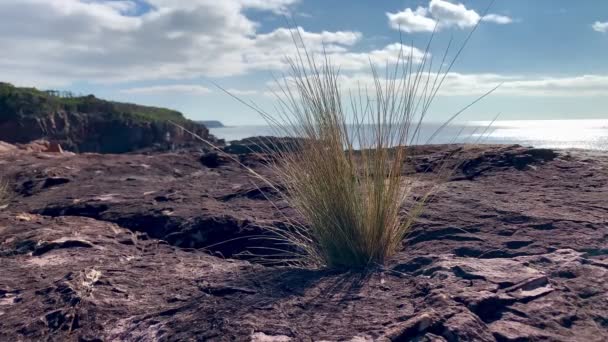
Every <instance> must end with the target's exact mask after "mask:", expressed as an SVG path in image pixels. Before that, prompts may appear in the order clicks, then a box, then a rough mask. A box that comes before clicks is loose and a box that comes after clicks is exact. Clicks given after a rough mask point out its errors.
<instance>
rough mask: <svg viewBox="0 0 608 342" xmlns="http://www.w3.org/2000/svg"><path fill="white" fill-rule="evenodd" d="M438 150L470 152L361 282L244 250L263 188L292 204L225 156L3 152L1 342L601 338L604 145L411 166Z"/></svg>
mask: <svg viewBox="0 0 608 342" xmlns="http://www.w3.org/2000/svg"><path fill="white" fill-rule="evenodd" d="M446 149H449V150H450V151H455V153H456V154H455V156H454V158H455V159H454V160H450V161H449V163H452V164H450V165H454V166H455V167H456V166H457V165H459V163H461V162H462V161H463V160H464V161H466V160H475V161H476V162H474V163H470V164H468V166H467V167H466V168H464V169H458V170H457V172H456V174H455V177H454V178H453V179H452V180H451V181H449V182H447V183H446V184H444V185H443V190H442V191H440V192H438V193H437V194H436V196H435V197H434V198H433V200H432V201H431V202H430V203H428V205H427V208H426V210H425V213H424V215H423V216H422V217H421V218H420V219H419V220H418V222H417V223H416V225H415V226H414V227H413V229H412V231H411V232H410V234H409V235H408V236H407V237H406V239H405V241H404V244H403V249H402V251H400V252H399V253H398V254H397V255H396V256H395V257H394V258H393V259H392V260H391V261H390V262H389V264H387V265H386V266H385V267H384V269H383V270H379V271H376V272H372V273H371V274H367V275H360V274H349V273H346V274H344V273H337V272H334V271H313V270H302V269H294V268H286V267H265V266H261V265H259V264H256V263H255V259H251V258H249V261H247V260H245V259H247V256H246V255H244V254H243V252H245V251H247V250H250V249H251V248H252V247H260V246H264V245H265V244H269V245H267V246H272V244H270V242H269V241H265V240H263V239H259V235H260V234H261V233H264V232H265V231H264V229H263V228H262V227H263V226H265V225H268V224H275V225H278V226H280V225H281V224H285V221H284V220H285V218H284V216H283V215H282V214H280V213H278V212H276V209H275V206H274V205H273V204H271V203H270V201H269V200H268V199H271V200H273V201H275V204H276V206H277V207H280V208H285V209H284V213H283V214H284V215H286V216H287V217H290V218H295V217H297V213H295V212H294V211H293V210H291V209H289V208H288V207H286V205H285V203H284V202H282V201H281V199H280V197H279V195H278V194H277V193H276V192H273V191H271V189H269V188H264V186H263V184H257V186H256V185H254V184H252V183H251V182H252V181H254V180H253V179H252V178H251V177H249V176H248V175H247V174H246V173H245V172H244V169H243V168H242V167H241V166H240V165H239V164H238V163H236V162H235V161H233V160H230V159H229V158H228V159H223V160H221V163H219V166H218V167H215V165H214V164H213V163H211V164H212V165H210V166H212V167H209V166H205V165H204V164H201V159H200V157H201V155H200V154H195V153H189V152H182V151H176V152H175V153H152V154H148V155H142V154H131V155H99V154H79V155H71V154H59V153H52V154H44V153H29V152H26V151H13V152H10V153H3V154H2V155H0V165H2V172H3V174H4V176H5V177H6V178H7V180H8V181H9V182H10V184H11V188H12V189H14V190H15V197H14V198H13V199H12V200H11V205H10V206H9V207H8V208H6V209H3V210H1V211H0V270H1V272H0V341H12V340H54V341H63V340H79V339H80V340H95V339H99V340H121V341H122V340H127V341H129V340H218V341H221V340H237V341H239V340H247V341H249V340H251V339H252V338H254V337H255V338H258V339H261V338H267V339H272V338H275V339H278V340H286V339H288V338H289V339H291V340H292V341H299V340H328V341H372V340H378V341H382V340H384V341H386V340H387V339H388V340H390V339H391V338H392V339H395V340H405V341H408V340H416V341H454V340H459V341H486V340H487V341H492V340H499V341H500V340H506V341H517V340H522V341H523V340H552V341H606V340H608V332H607V331H606V324H607V323H606V317H608V309H607V308H608V305H607V304H608V297H607V296H606V293H608V281H607V280H608V267H607V266H606V265H608V252H607V251H608V241H606V229H607V228H608V226H607V222H608V202H607V201H606V200H605V194H606V193H608V181H607V180H608V156H606V155H604V154H593V155H590V154H587V153H586V152H580V151H579V152H572V153H570V156H569V157H566V156H565V152H560V153H559V154H558V155H557V156H553V158H549V157H548V156H549V155H550V154H549V153H545V152H543V153H541V154H542V156H538V153H537V152H534V151H532V150H530V149H525V148H522V147H512V146H511V147H505V146H489V147H480V146H473V147H467V148H458V147H455V146H447V147H446V146H425V147H421V148H420V150H419V152H418V153H417V154H415V155H413V156H414V158H413V160H414V163H415V164H414V165H413V167H412V169H411V170H410V171H411V172H412V173H411V174H410V175H414V172H416V169H419V170H420V172H418V173H417V174H416V175H418V176H419V177H421V180H422V181H432V180H433V179H434V178H433V177H434V175H433V174H432V172H422V170H424V171H427V167H422V166H421V165H423V164H424V165H427V166H428V165H434V163H435V162H436V161H438V160H440V159H441V156H445V155H446ZM505 154H506V155H505ZM507 155H508V156H507ZM527 155H529V156H531V159H530V158H528V157H522V158H515V157H513V156H527ZM239 158H241V159H239V160H244V161H246V162H247V163H248V166H249V167H253V168H254V169H255V170H256V171H257V172H260V173H264V174H267V175H268V176H270V177H272V174H270V173H269V171H268V169H267V168H266V167H265V166H264V160H267V159H266V158H265V157H263V156H260V155H255V156H254V157H251V158H249V157H248V155H243V156H240V157H239ZM513 160H517V161H516V162H515V164H514V162H513ZM523 161H525V162H526V163H529V164H528V166H526V167H521V164H520V163H521V162H523ZM529 166H534V168H531V167H529ZM471 175H473V177H470V176H471ZM413 195H414V196H415V195H417V194H416V193H414V194H413ZM193 247H194V249H193ZM199 247H207V248H206V249H205V248H201V249H197V248H199Z"/></svg>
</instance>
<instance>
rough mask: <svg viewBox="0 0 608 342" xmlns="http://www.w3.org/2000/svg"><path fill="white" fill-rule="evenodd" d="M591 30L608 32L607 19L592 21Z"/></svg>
mask: <svg viewBox="0 0 608 342" xmlns="http://www.w3.org/2000/svg"><path fill="white" fill-rule="evenodd" d="M593 30H594V31H597V32H601V33H606V32H608V21H605V22H600V21H596V22H595V23H593Z"/></svg>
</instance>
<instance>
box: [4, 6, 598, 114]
mask: <svg viewBox="0 0 608 342" xmlns="http://www.w3.org/2000/svg"><path fill="white" fill-rule="evenodd" d="M489 3H490V0H468V1H467V0H450V1H448V0H425V1H422V0H416V1H407V0H359V1H354V0H350V1H348V0H332V1H326V0H325V1H324V0H221V1H219V0H187V1H186V0H137V1H130V0H117V1H109V0H105V1H102V0H86V1H85V0H2V1H0V32H1V33H0V44H2V46H10V47H11V49H10V50H8V51H4V52H3V55H2V56H0V75H2V76H0V81H8V82H11V83H14V84H17V85H20V86H34V87H38V88H43V89H50V88H53V89H65V90H71V91H74V92H77V93H84V94H88V93H93V94H96V95H97V96H99V97H102V98H107V99H112V100H120V101H129V102H135V103H141V104H149V105H156V106H164V107H170V108H175V109H178V110H180V111H182V112H183V113H184V114H186V116H188V117H190V118H193V119H219V120H222V121H223V122H225V123H227V124H232V125H238V124H258V123H262V122H263V120H262V119H261V118H260V117H259V116H258V115H257V114H256V113H254V112H253V111H251V110H250V109H248V108H247V107H245V106H243V105H242V104H240V103H238V102H236V101H235V100H234V99H232V98H230V97H229V96H228V95H226V94H224V93H223V92H221V91H220V90H218V89H217V88H216V87H215V86H214V85H213V83H214V82H215V83H217V84H220V85H221V86H222V87H225V88H228V89H230V90H231V91H233V92H234V93H235V94H237V95H238V96H240V97H242V98H243V99H244V100H246V101H254V102H255V103H257V104H259V105H260V106H262V107H264V108H272V105H273V102H274V99H273V98H272V97H271V96H269V91H270V90H271V89H272V88H273V84H272V81H271V80H272V78H273V76H274V77H281V75H282V74H283V73H284V72H285V71H286V64H285V62H284V57H285V56H290V55H293V53H294V50H293V43H292V41H291V38H290V35H289V30H288V29H289V28H292V29H293V27H294V23H295V25H297V26H299V27H300V28H301V32H302V36H303V39H304V41H305V43H306V45H307V47H308V48H309V49H310V50H312V51H317V52H318V51H321V49H322V47H323V45H325V47H326V48H328V50H329V51H330V54H331V56H332V60H333V61H334V62H335V63H336V64H338V65H340V66H341V67H342V69H343V70H344V78H343V80H342V82H343V83H344V84H343V86H345V87H350V86H352V85H353V84H354V83H355V82H357V81H362V82H365V81H366V80H369V77H370V74H369V64H368V61H369V60H371V61H372V63H374V64H376V65H378V66H381V65H384V64H385V63H387V62H388V63H390V62H391V61H394V59H395V57H396V54H397V52H398V51H399V46H400V45H399V41H400V37H401V39H402V42H403V44H404V45H406V46H408V47H410V46H413V47H414V48H415V49H420V50H424V47H425V45H426V43H427V41H428V39H429V37H430V36H431V33H430V31H432V29H433V28H434V27H435V26H436V27H437V33H436V35H435V39H434V42H433V45H432V49H431V54H432V55H433V56H434V58H439V57H438V56H440V55H441V54H442V53H443V51H444V49H445V47H446V46H447V42H448V41H449V39H450V38H451V37H453V38H454V40H455V42H456V44H458V43H459V42H462V40H463V39H464V37H465V36H466V35H467V34H468V32H469V31H470V30H471V29H472V27H473V26H474V25H475V23H476V22H477V21H479V20H481V21H482V23H481V26H480V27H479V29H478V30H477V31H476V32H475V34H474V35H473V37H472V39H471V41H470V42H469V44H468V45H467V47H466V50H465V51H464V53H463V54H462V56H461V57H460V58H459V60H458V61H457V63H456V65H455V67H454V69H453V70H452V73H451V74H450V75H449V76H448V78H447V81H446V84H445V85H444V87H443V88H442V90H441V92H440V93H439V96H438V98H437V99H436V101H435V103H434V105H433V107H432V108H431V112H432V114H431V119H432V120H442V119H443V118H446V117H447V116H449V115H450V114H452V113H454V112H455V111H457V110H458V109H460V108H461V107H463V106H465V105H466V104H468V103H469V102H471V101H472V100H474V99H475V98H476V97H477V96H479V95H480V94H482V93H483V92H485V91H487V90H489V89H492V88H493V87H494V86H495V85H497V84H499V83H502V84H503V85H502V86H501V88H499V89H498V90H497V91H496V92H495V93H493V94H492V95H491V96H490V97H488V98H486V99H484V100H483V101H482V102H480V103H479V104H477V105H475V106H474V107H472V108H471V109H470V110H468V111H467V112H466V114H465V115H463V116H462V117H461V119H462V120H490V119H492V118H493V117H494V116H495V115H497V114H500V115H501V117H500V118H501V119H565V118H608V110H607V109H606V108H608V63H606V60H608V1H605V0H587V1H570V0H535V1H530V0H496V1H495V2H494V3H493V5H492V7H491V8H490V9H489V12H488V13H487V14H486V16H483V14H484V10H485V9H486V7H487V6H488V5H489ZM286 18H293V21H290V22H289V23H288V22H286ZM452 51H454V50H452ZM420 52H421V51H420Z"/></svg>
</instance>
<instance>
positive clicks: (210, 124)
mask: <svg viewBox="0 0 608 342" xmlns="http://www.w3.org/2000/svg"><path fill="white" fill-rule="evenodd" d="M197 122H198V123H200V124H203V125H205V127H207V128H222V127H226V126H224V124H223V123H221V122H220V121H217V120H201V121H197Z"/></svg>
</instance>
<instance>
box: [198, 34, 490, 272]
mask: <svg viewBox="0 0 608 342" xmlns="http://www.w3.org/2000/svg"><path fill="white" fill-rule="evenodd" d="M476 28H477V26H476V27H475V28H474V29H473V31H475V29H476ZM292 34H293V39H294V44H295V46H296V48H297V49H298V53H297V55H296V56H295V58H293V59H290V60H289V63H290V66H291V69H290V70H291V71H290V73H289V75H287V76H286V77H285V78H283V79H282V80H277V85H278V89H279V90H278V92H276V99H277V102H278V111H277V113H278V114H277V115H271V114H268V113H267V112H265V111H263V110H262V109H260V108H259V107H257V106H256V105H255V104H251V103H247V102H245V101H243V100H242V99H240V98H239V97H237V96H235V95H233V94H230V92H228V91H226V90H224V91H226V93H228V94H229V95H230V96H232V97H234V98H235V99H237V100H238V101H240V102H241V103H243V104H245V105H247V106H249V107H250V108H252V109H253V110H255V111H256V112H258V113H259V114H260V115H262V116H263V117H264V118H265V119H266V121H267V122H268V124H269V125H270V126H271V127H272V128H273V130H274V133H275V135H277V136H287V137H293V138H296V139H295V140H294V142H293V144H292V145H291V148H289V149H277V148H275V147H274V146H273V143H272V141H269V142H268V143H265V142H264V141H263V140H262V141H261V142H260V147H262V148H265V149H267V150H268V152H269V153H272V154H273V155H274V157H273V158H272V161H271V162H270V164H269V166H270V167H271V168H272V170H273V172H274V174H275V175H276V178H277V181H276V183H275V182H274V181H272V180H270V179H268V178H265V177H263V176H261V175H260V174H259V173H257V172H255V171H253V170H252V169H250V168H248V167H246V169H247V170H249V171H250V172H252V174H253V175H254V176H256V177H258V178H260V179H262V181H263V182H265V183H266V184H269V185H270V186H271V187H272V188H273V189H274V190H276V191H277V192H278V193H279V194H280V195H281V196H282V197H283V199H285V200H286V201H287V203H288V204H289V205H290V206H291V207H292V208H294V209H295V210H296V211H297V212H298V214H299V215H297V216H298V217H299V218H300V220H301V222H300V221H298V222H294V221H293V219H288V222H287V224H286V225H285V226H284V227H281V228H278V227H267V229H268V230H269V231H271V232H272V233H274V237H273V239H275V240H278V241H280V242H284V243H281V244H279V245H280V246H279V247H277V248H272V252H276V253H277V254H276V255H284V256H285V257H286V258H287V257H288V258H289V260H290V261H295V263H296V264H297V265H304V266H309V267H310V266H312V267H332V268H349V269H353V268H365V267H368V266H370V265H380V264H383V263H385V261H386V260H387V259H388V258H390V257H391V256H392V255H394V254H395V253H396V252H397V251H398V250H399V248H400V246H401V243H402V241H403V238H404V237H405V235H406V234H407V232H408V231H409V229H410V227H411V226H412V224H413V222H414V221H415V219H416V217H418V216H419V215H420V213H421V212H422V209H423V206H424V204H425V201H426V200H427V199H428V198H429V196H430V195H431V192H427V193H426V194H424V195H423V196H418V198H419V200H418V202H416V203H414V204H413V205H412V206H411V207H409V208H407V210H406V212H405V214H404V212H403V210H404V208H403V205H404V203H405V202H406V199H407V197H408V196H409V195H410V193H411V190H412V188H413V184H412V182H411V181H408V180H407V179H406V178H405V177H404V175H405V173H406V171H405V168H406V166H407V163H408V162H409V155H408V151H409V149H408V147H407V146H409V145H410V144H412V143H413V142H415V141H417V140H418V135H419V134H420V127H421V124H422V123H423V120H424V118H425V117H426V115H427V112H428V110H429V107H430V105H431V103H432V102H433V99H434V98H435V96H436V95H437V93H438V90H439V88H440V87H441V85H442V84H443V81H444V80H445V78H446V76H447V74H448V73H449V72H450V70H451V68H452V66H453V65H454V61H455V59H456V58H457V57H458V56H459V55H460V53H461V52H462V49H463V47H464V44H466V42H467V41H468V40H469V38H470V35H471V34H472V32H471V34H469V36H467V38H466V40H465V43H464V44H463V46H461V48H460V49H459V50H458V51H457V53H456V57H454V59H453V60H451V62H449V63H445V62H446V56H447V55H448V51H446V52H445V55H444V56H443V59H442V61H441V64H440V68H439V70H438V71H436V72H433V71H432V65H433V63H432V58H431V55H430V52H429V49H430V46H431V41H432V37H431V41H429V44H428V45H427V49H426V51H425V53H424V56H423V58H422V60H421V61H420V62H419V63H416V60H415V58H414V50H413V48H412V49H410V50H409V51H407V50H405V49H402V51H400V53H399V56H398V62H397V63H395V64H394V66H393V67H389V66H387V68H386V70H385V72H384V75H383V76H380V75H381V73H379V72H378V70H377V69H376V67H375V66H374V65H373V64H371V63H370V66H371V72H372V79H373V81H372V82H371V85H370V86H369V87H367V88H365V87H361V86H360V87H359V88H358V89H356V90H354V91H353V90H352V89H351V90H350V91H349V96H344V95H343V91H344V90H343V88H342V85H341V84H340V83H341V75H340V72H339V70H338V69H337V68H336V67H335V66H334V65H333V64H332V63H331V61H330V59H329V57H328V54H326V53H325V54H322V58H321V61H320V62H319V60H318V58H317V57H318V56H314V55H312V54H310V53H309V51H307V50H306V47H305V46H303V44H302V41H303V40H302V37H301V36H300V32H299V31H296V32H294V33H292ZM450 44H451V43H450ZM402 46H404V45H403V44H402ZM448 50H449V46H448ZM443 65H448V67H447V68H444V69H442V66H443ZM218 87H219V88H221V86H218ZM221 89H223V88H221ZM492 91H493V90H491V91H489V92H488V93H487V94H484V95H483V96H481V97H480V98H478V99H477V100H475V101H474V102H472V103H471V105H472V104H474V103H476V102H477V101H479V100H480V99H481V98H483V97H485V96H486V95H488V94H489V93H491V92H492ZM469 106H470V105H469ZM469 106H466V107H464V108H463V109H462V110H460V111H456V112H455V114H454V115H453V116H451V117H450V118H449V120H448V122H446V125H447V124H448V123H449V122H450V121H452V120H453V119H454V118H455V117H456V116H458V115H459V114H460V113H462V112H463V111H464V110H465V109H467V108H468V107H469ZM444 126H445V125H444ZM444 126H441V128H440V129H442V128H444ZM436 134H439V132H436ZM201 140H202V139H201ZM218 150H219V149H218ZM283 189H284V190H283ZM275 208H276V206H275ZM283 245H284V246H285V247H284V248H283V247H282V246H283Z"/></svg>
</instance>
